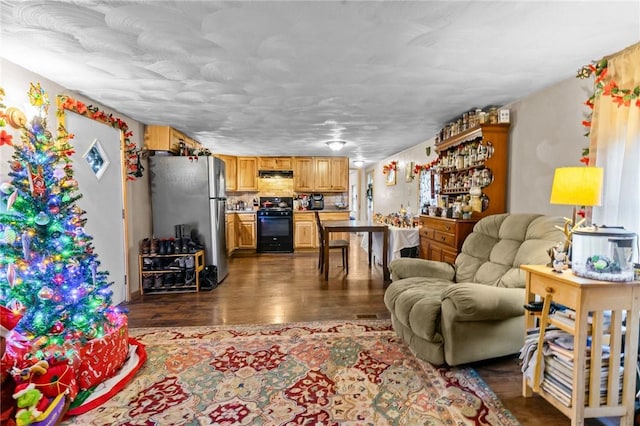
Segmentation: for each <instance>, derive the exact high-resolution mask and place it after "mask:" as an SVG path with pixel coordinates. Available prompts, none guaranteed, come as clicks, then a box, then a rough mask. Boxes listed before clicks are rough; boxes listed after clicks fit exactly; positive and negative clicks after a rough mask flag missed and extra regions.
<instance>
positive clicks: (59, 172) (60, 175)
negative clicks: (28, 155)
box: [53, 164, 66, 180]
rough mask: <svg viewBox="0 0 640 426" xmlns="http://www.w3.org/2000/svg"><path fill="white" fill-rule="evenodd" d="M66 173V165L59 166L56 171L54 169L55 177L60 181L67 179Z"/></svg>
mask: <svg viewBox="0 0 640 426" xmlns="http://www.w3.org/2000/svg"><path fill="white" fill-rule="evenodd" d="M65 175H66V173H65V172H64V164H58V165H57V166H56V168H55V169H53V177H54V178H56V179H58V180H60V179H62V178H63V177H65Z"/></svg>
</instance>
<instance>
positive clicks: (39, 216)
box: [35, 212, 51, 226]
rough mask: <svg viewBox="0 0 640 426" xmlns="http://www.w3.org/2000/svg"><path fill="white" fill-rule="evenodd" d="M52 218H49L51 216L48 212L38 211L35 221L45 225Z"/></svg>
mask: <svg viewBox="0 0 640 426" xmlns="http://www.w3.org/2000/svg"><path fill="white" fill-rule="evenodd" d="M50 220H51V219H49V216H47V214H46V213H44V212H40V213H38V214H37V215H36V219H35V222H36V223H37V224H38V225H41V226H44V225H46V224H48V223H49V221H50Z"/></svg>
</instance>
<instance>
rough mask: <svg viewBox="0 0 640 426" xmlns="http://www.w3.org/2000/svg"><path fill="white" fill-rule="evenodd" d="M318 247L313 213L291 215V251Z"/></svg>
mask: <svg viewBox="0 0 640 426" xmlns="http://www.w3.org/2000/svg"><path fill="white" fill-rule="evenodd" d="M316 247H318V230H317V229H316V218H315V214H314V213H313V212H294V213H293V249H294V250H298V249H313V248H316Z"/></svg>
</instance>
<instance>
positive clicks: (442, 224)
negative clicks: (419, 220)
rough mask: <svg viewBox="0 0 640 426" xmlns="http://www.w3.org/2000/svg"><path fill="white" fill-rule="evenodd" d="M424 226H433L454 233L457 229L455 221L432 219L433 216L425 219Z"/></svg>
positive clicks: (438, 229) (437, 229)
mask: <svg viewBox="0 0 640 426" xmlns="http://www.w3.org/2000/svg"><path fill="white" fill-rule="evenodd" d="M424 226H427V227H429V228H433V229H435V230H436V231H443V232H452V233H455V229H456V224H455V223H454V222H449V221H445V220H437V219H431V218H427V219H426V220H425V223H424Z"/></svg>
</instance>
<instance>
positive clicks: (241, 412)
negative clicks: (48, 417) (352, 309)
mask: <svg viewBox="0 0 640 426" xmlns="http://www.w3.org/2000/svg"><path fill="white" fill-rule="evenodd" d="M129 334H130V335H131V336H132V337H134V338H136V339H137V340H139V341H140V342H141V343H143V344H144V345H146V349H147V355H148V358H147V362H146V364H145V365H144V366H143V367H142V368H141V369H140V371H139V372H138V373H137V375H136V376H135V377H134V378H133V380H132V381H131V382H130V383H129V384H128V385H127V387H126V388H124V389H123V390H122V391H121V392H120V393H118V394H117V395H115V396H114V397H113V398H112V399H110V400H109V401H107V402H106V403H105V404H103V405H102V406H100V407H99V408H96V409H94V410H92V411H89V412H88V413H86V414H83V415H80V416H77V417H74V418H71V419H69V420H67V421H65V422H64V423H63V424H77V425H80V424H82V425H105V424H109V425H162V426H166V425H314V426H316V425H323V426H324V425H354V426H355V425H456V426H462V425H509V426H511V425H519V423H518V421H517V420H516V419H515V418H514V417H513V415H512V414H511V413H510V412H509V411H508V410H506V409H505V408H504V407H503V405H502V403H501V402H500V401H499V400H498V398H497V397H496V395H495V394H494V393H493V392H492V391H491V390H490V389H489V388H488V386H487V385H486V384H485V383H484V381H483V380H482V379H481V378H480V377H479V376H478V375H477V374H476V373H475V372H474V371H473V370H472V369H469V368H435V367H433V366H432V365H430V364H428V363H426V362H422V361H420V360H419V359H417V358H415V357H414V356H413V355H412V354H411V352H410V350H409V348H408V347H407V346H406V345H405V344H404V343H403V342H402V341H401V340H400V339H399V338H397V337H396V335H395V333H394V332H393V330H392V329H391V326H390V323H389V321H387V320H385V321H341V322H338V321H328V322H312V323H292V324H279V325H260V326H233V327H231V326H219V327H186V328H175V329H165V328H138V329H131V330H130V331H129Z"/></svg>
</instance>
